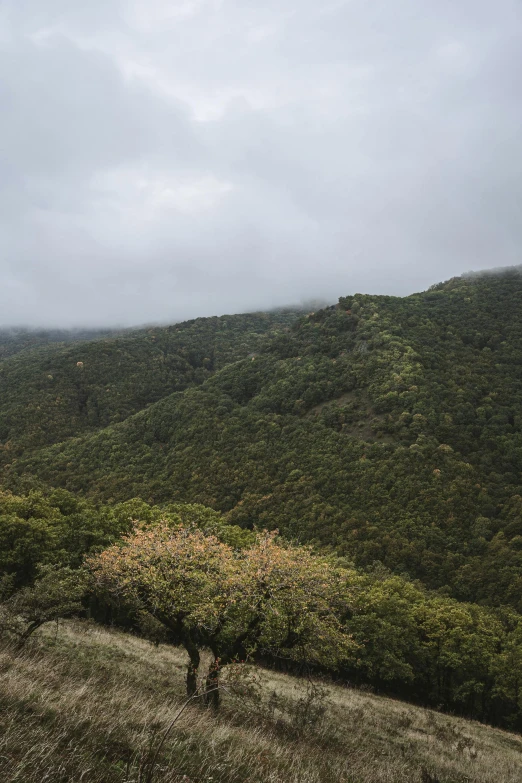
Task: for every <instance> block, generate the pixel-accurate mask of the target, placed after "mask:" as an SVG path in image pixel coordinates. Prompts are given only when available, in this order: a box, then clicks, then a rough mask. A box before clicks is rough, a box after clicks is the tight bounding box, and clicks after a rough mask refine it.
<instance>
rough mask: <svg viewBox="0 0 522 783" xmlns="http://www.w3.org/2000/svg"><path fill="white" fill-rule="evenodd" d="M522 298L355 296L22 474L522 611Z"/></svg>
mask: <svg viewBox="0 0 522 783" xmlns="http://www.w3.org/2000/svg"><path fill="white" fill-rule="evenodd" d="M521 305H522V275H521V273H520V270H519V269H518V268H517V269H513V270H508V271H506V272H503V273H502V274H496V275H482V276H469V277H465V278H457V279H454V280H451V281H449V282H448V283H445V284H441V285H439V286H435V287H434V288H433V289H431V290H430V291H428V292H426V293H422V294H416V295H413V296H410V297H405V298H398V297H379V296H366V295H356V296H353V297H346V298H342V299H341V300H340V302H339V305H337V306H335V307H332V308H327V309H324V310H320V311H318V312H315V313H311V314H309V315H308V316H306V317H304V318H302V319H300V320H299V321H298V322H297V323H296V324H295V325H294V326H293V327H292V329H291V330H290V331H288V332H284V333H280V334H276V335H272V336H270V337H269V338H268V339H267V340H266V341H265V342H264V343H261V344H260V345H259V352H258V354H257V355H256V356H250V357H248V358H246V359H243V360H242V361H237V362H234V363H232V364H227V365H225V366H223V364H224V363H223V364H222V365H221V366H222V369H220V370H219V371H217V372H216V373H215V374H214V375H213V377H210V378H208V379H207V380H206V381H204V382H203V383H202V384H201V385H200V386H199V387H197V388H196V387H195V386H194V385H193V386H192V387H191V388H189V389H186V390H185V391H180V392H178V393H174V394H171V395H169V396H164V397H163V399H161V400H159V401H158V402H156V403H155V404H153V405H151V406H150V407H148V408H147V409H145V410H141V411H140V412H139V413H137V414H136V415H133V416H129V417H128V418H127V419H126V421H124V422H123V423H121V424H116V425H111V426H109V427H107V428H106V429H104V430H102V431H101V432H98V433H96V434H94V435H88V436H85V437H83V438H79V439H73V440H71V441H69V442H66V443H64V444H58V445H55V446H53V447H51V448H48V449H43V450H40V451H33V452H32V453H31V452H26V453H25V454H24V456H23V457H22V458H21V459H18V460H16V459H14V460H12V461H11V464H10V466H9V468H8V471H7V475H8V476H9V481H10V482H11V484H13V485H16V483H17V482H18V481H19V479H18V478H17V477H19V476H25V478H24V481H26V482H27V478H26V477H27V474H32V475H34V476H36V477H38V479H40V480H42V481H44V482H47V483H49V484H52V485H58V486H64V487H67V488H68V489H70V490H73V491H75V492H85V493H88V494H90V495H93V496H97V497H102V498H105V499H109V500H114V499H125V498H129V497H132V496H141V497H143V498H145V499H151V500H153V501H155V502H160V503H161V502H166V501H170V500H184V501H193V502H200V503H204V504H206V505H209V506H211V507H214V508H216V509H218V510H221V511H223V512H225V513H226V514H227V516H228V519H229V521H230V522H233V523H236V524H239V525H242V526H245V527H252V526H253V525H259V526H264V527H269V528H275V527H278V528H279V529H280V530H281V531H282V532H283V533H284V534H285V535H287V536H290V537H296V538H299V539H301V540H308V541H314V542H317V543H319V544H320V545H322V546H328V547H334V548H335V549H336V551H337V552H339V553H341V554H343V555H347V556H349V557H352V558H354V559H355V561H356V563H357V564H358V565H362V566H365V567H370V566H371V565H372V564H373V563H374V562H375V561H380V562H381V563H383V564H384V565H385V566H387V567H389V568H391V569H393V570H394V571H396V572H407V573H409V574H410V576H412V577H415V578H419V579H421V580H422V581H423V582H424V583H425V584H426V585H428V586H429V587H430V588H436V589H442V590H445V591H449V592H450V593H451V594H452V595H454V596H456V597H457V598H460V599H463V600H472V601H479V602H482V603H488V604H502V603H510V604H512V605H513V606H514V607H516V608H517V609H519V610H520V609H522V432H521V430H522V416H521V413H520V411H521V410H522V360H521V356H522V307H521ZM150 350H151V349H150V348H148V349H147V350H145V349H144V353H146V354H147V355H150ZM163 391H166V387H164V388H163ZM131 408H132V406H131V405H130V406H129V412H130V409H131ZM8 456H9V455H8Z"/></svg>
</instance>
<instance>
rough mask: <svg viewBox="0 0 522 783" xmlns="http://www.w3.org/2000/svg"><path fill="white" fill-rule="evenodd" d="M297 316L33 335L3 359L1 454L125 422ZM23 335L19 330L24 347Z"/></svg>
mask: <svg viewBox="0 0 522 783" xmlns="http://www.w3.org/2000/svg"><path fill="white" fill-rule="evenodd" d="M296 319H297V313H294V312H274V313H253V314H247V315H236V316H223V317H221V318H198V319H196V320H194V321H187V322H185V323H182V324H176V325H174V326H170V327H154V328H150V329H143V330H137V331H133V332H130V331H129V332H126V333H124V334H120V335H117V336H99V337H98V339H96V340H90V341H89V340H85V339H79V338H78V339H74V336H75V333H64V334H65V335H68V337H69V339H68V341H67V342H62V343H58V344H56V343H55V342H54V340H53V339H51V338H52V337H53V334H51V335H50V337H49V340H48V344H45V345H42V346H38V339H37V338H38V333H28V336H29V338H31V342H30V346H31V350H29V348H25V349H23V350H22V349H20V350H19V351H18V352H17V353H16V355H12V356H8V358H6V359H4V360H3V361H1V362H0V441H1V442H2V443H3V448H4V454H5V453H6V452H7V456H8V457H9V458H11V457H12V455H13V454H19V453H21V452H23V451H27V450H31V449H34V448H37V447H40V446H42V445H46V444H49V443H55V442H58V441H61V440H64V439H66V438H69V437H71V436H73V435H79V434H82V433H85V432H91V431H93V430H98V429H100V428H102V427H106V426H107V425H109V424H113V423H115V422H119V421H122V420H124V419H125V418H127V417H128V416H130V415H132V414H133V413H136V412H137V411H139V410H141V409H142V408H144V407H146V406H147V405H150V404H151V403H154V402H157V401H158V400H160V399H161V398H162V397H165V396H166V395H169V394H171V393H172V392H174V391H180V390H183V389H186V388H187V387H190V386H194V385H198V384H200V383H202V382H203V381H204V380H205V379H207V378H208V377H210V376H211V375H212V373H213V372H214V371H215V370H216V369H219V368H220V367H222V366H224V365H225V364H227V363H229V362H234V361H236V360H238V359H241V358H243V357H245V356H246V355H247V354H249V353H250V352H252V351H255V350H257V349H258V347H259V345H260V343H261V342H262V340H263V337H264V335H265V334H266V333H267V332H270V331H271V330H274V329H284V328H287V326H289V325H291V324H292V323H293V322H294V321H295V320H296ZM43 334H44V336H45V334H47V333H43ZM24 336H25V333H22V334H19V335H18V341H19V343H20V342H21V344H22V345H24ZM58 336H60V334H58ZM80 337H81V333H80ZM29 338H28V339H29ZM42 339H43V338H42ZM2 346H4V348H5V346H7V348H5V350H6V351H7V350H8V348H9V342H8V341H6V342H4V343H3V342H2V338H1V336H0V357H1V356H2ZM35 346H36V347H35Z"/></svg>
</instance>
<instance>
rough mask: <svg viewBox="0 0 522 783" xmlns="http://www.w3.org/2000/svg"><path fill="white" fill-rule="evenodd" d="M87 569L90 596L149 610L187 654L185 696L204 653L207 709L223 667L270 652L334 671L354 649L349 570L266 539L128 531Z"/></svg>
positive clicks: (183, 530) (162, 528)
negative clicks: (237, 542) (238, 542)
mask: <svg viewBox="0 0 522 783" xmlns="http://www.w3.org/2000/svg"><path fill="white" fill-rule="evenodd" d="M88 565H89V567H90V568H91V571H92V573H93V575H94V582H95V585H96V587H97V590H98V591H100V592H102V593H105V594H108V595H109V596H111V597H112V599H113V600H114V599H116V600H119V601H121V602H123V603H124V604H126V605H129V606H132V607H134V608H135V609H138V610H140V611H141V612H143V611H145V612H148V613H149V614H150V615H152V616H153V617H154V618H155V619H156V620H157V621H159V622H160V623H162V624H163V625H164V626H165V627H166V629H168V632H169V636H170V638H171V639H172V640H173V641H175V642H177V643H180V644H182V645H183V646H184V647H185V649H186V651H187V653H188V656H189V664H188V670H187V694H188V695H192V694H193V693H194V692H195V690H196V687H197V674H198V670H199V665H200V652H201V650H202V649H204V648H205V649H209V650H211V652H212V654H213V662H212V664H211V666H210V670H209V672H208V676H207V690H209V691H210V690H212V694H210V696H209V700H210V701H212V702H213V704H214V705H215V706H217V703H218V698H219V691H218V690H217V688H216V686H217V684H218V681H219V680H218V678H219V673H220V670H221V668H222V667H223V666H226V665H227V664H230V663H232V662H237V661H246V660H254V659H255V658H256V656H260V655H265V656H266V655H269V656H272V657H284V658H287V659H293V660H297V661H306V662H315V663H319V664H323V665H328V666H334V665H336V664H337V663H339V662H340V661H343V660H346V659H347V658H349V657H350V654H351V653H352V652H353V650H354V648H355V644H354V642H353V641H352V639H351V637H350V635H349V634H348V633H347V632H346V630H345V629H344V627H343V625H342V622H341V620H340V617H341V616H342V615H343V614H345V613H346V608H347V605H349V604H350V603H351V598H352V593H353V574H352V572H350V571H348V570H347V569H341V568H337V567H335V566H334V565H332V564H331V563H329V562H328V561H327V560H326V559H324V558H321V557H318V556H316V555H314V554H313V553H312V552H311V551H310V549H308V548H304V547H296V546H291V545H289V544H282V543H279V542H278V541H277V540H276V534H274V533H266V532H264V533H262V534H259V535H258V536H257V538H256V540H255V542H254V544H252V545H251V546H250V547H248V548H245V549H242V550H235V549H233V548H232V547H231V546H229V545H227V544H224V543H222V542H221V541H219V540H218V539H217V538H216V537H214V536H212V535H210V536H209V535H205V534H204V533H203V532H202V531H200V530H198V529H197V528H189V527H184V526H178V527H176V528H172V526H168V525H166V524H162V525H158V526H155V527H153V528H149V529H136V530H135V531H134V532H133V533H132V534H130V535H128V536H127V537H125V538H124V539H123V541H122V542H121V543H119V544H115V545H113V546H111V547H109V548H108V549H106V550H105V551H104V552H102V553H101V554H99V555H97V556H95V557H92V558H90V560H89V561H88Z"/></svg>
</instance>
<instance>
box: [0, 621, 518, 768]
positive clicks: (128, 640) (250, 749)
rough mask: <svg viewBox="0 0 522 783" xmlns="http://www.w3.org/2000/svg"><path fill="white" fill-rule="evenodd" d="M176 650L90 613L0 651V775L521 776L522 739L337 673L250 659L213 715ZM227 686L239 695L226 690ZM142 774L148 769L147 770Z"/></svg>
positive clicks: (182, 658)
mask: <svg viewBox="0 0 522 783" xmlns="http://www.w3.org/2000/svg"><path fill="white" fill-rule="evenodd" d="M185 663H186V662H185V660H184V657H183V655H182V653H181V652H180V651H179V650H177V649H176V648H172V647H166V646H162V645H161V646H159V647H158V648H155V647H153V646H152V645H150V644H149V643H147V642H145V641H141V640H139V639H136V638H133V637H129V636H127V635H123V634H120V633H116V632H111V631H108V630H104V629H102V628H100V627H99V626H96V625H94V624H90V623H83V624H66V625H62V626H59V627H56V628H51V629H49V630H48V631H46V632H45V633H40V636H39V638H38V639H37V640H35V642H34V643H33V645H32V647H31V648H30V649H28V650H27V651H26V652H25V653H23V654H22V655H18V656H15V655H14V654H13V652H12V651H11V650H10V649H9V648H7V647H4V648H3V649H2V650H1V652H0V666H1V671H2V677H1V680H0V703H1V705H2V708H3V709H2V710H1V716H2V717H1V718H0V725H1V729H2V731H1V733H0V775H1V779H2V781H3V782H4V783H15V782H16V783H19V782H20V781H24V783H42V781H48V783H62V782H63V781H72V780H74V781H80V780H81V781H83V783H138V782H141V783H144V782H145V781H147V782H148V783H182V781H183V783H208V782H210V781H212V782H213V783H267V781H271V783H399V781H400V783H404V782H405V781H408V783H465V782H466V783H497V782H498V781H502V783H518V781H519V780H520V779H521V777H522V740H521V739H520V737H519V736H517V735H513V734H509V733H507V732H503V731H500V730H497V729H492V728H490V727H487V726H484V725H481V724H478V723H474V722H468V721H464V720H460V719H456V718H453V717H450V716H444V715H441V714H439V713H434V712H431V711H427V710H423V709H421V708H417V707H411V706H409V705H405V704H402V703H400V702H396V701H392V700H389V699H385V698H382V697H378V696H375V695H371V694H368V693H365V692H362V691H358V690H353V689H347V688H342V687H338V686H334V685H325V686H321V685H320V684H319V685H318V684H317V683H315V684H314V686H313V687H312V688H310V684H309V683H308V682H307V680H306V679H304V680H303V679H296V678H292V677H289V676H285V675H283V674H277V673H273V672H266V671H264V670H257V674H256V676H257V678H258V680H259V681H260V687H259V688H257V690H256V692H257V696H256V697H255V698H251V697H245V696H244V695H241V694H238V693H237V692H236V693H235V692H234V689H233V686H232V685H231V684H230V683H229V689H230V688H232V690H231V692H230V693H226V694H225V696H224V699H225V704H224V707H223V710H222V712H221V714H220V715H219V716H218V717H214V716H212V714H211V713H209V712H208V711H207V710H204V709H201V708H197V707H195V706H192V707H190V708H189V709H187V710H186V711H185V713H184V714H183V716H182V717H181V719H180V720H179V721H178V722H176V723H175V724H174V726H173V727H172V729H171V731H170V732H169V734H168V735H167V737H166V739H165V742H164V744H163V745H162V746H161V748H160V750H159V753H158V755H157V759H156V762H157V763H155V764H154V765H151V761H152V758H153V757H154V755H155V753H156V750H157V749H158V747H159V746H160V744H161V740H162V737H163V736H164V734H165V732H166V730H167V728H168V726H169V725H170V723H171V722H172V718H173V716H175V714H176V712H177V711H178V708H179V706H180V704H181V703H182V700H183V695H182V694H183V670H184V667H185ZM234 694H235V695H234ZM147 775H150V776H149V777H147Z"/></svg>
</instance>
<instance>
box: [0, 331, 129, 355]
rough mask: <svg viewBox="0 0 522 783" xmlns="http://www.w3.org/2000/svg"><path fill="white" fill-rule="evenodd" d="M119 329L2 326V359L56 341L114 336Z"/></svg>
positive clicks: (81, 340)
mask: <svg viewBox="0 0 522 783" xmlns="http://www.w3.org/2000/svg"><path fill="white" fill-rule="evenodd" d="M121 331H122V330H118V329H29V328H23V327H16V328H11V329H6V328H5V327H4V328H0V360H3V359H7V358H8V357H9V356H14V355H15V354H17V353H21V352H22V351H27V350H32V349H34V348H41V347H42V346H44V345H53V344H56V343H74V342H86V341H88V340H99V339H101V338H102V337H112V336H115V335H116V334H119V333H121Z"/></svg>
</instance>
